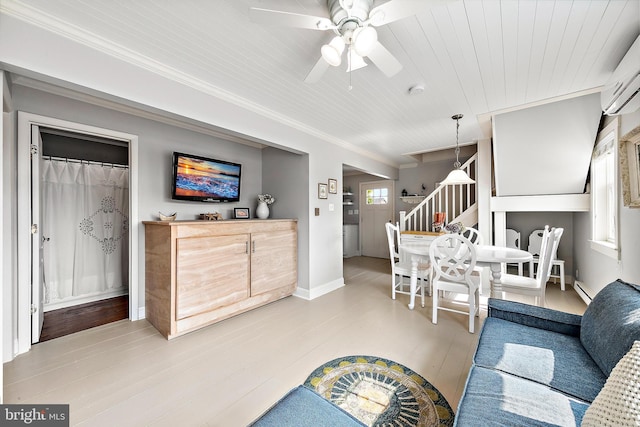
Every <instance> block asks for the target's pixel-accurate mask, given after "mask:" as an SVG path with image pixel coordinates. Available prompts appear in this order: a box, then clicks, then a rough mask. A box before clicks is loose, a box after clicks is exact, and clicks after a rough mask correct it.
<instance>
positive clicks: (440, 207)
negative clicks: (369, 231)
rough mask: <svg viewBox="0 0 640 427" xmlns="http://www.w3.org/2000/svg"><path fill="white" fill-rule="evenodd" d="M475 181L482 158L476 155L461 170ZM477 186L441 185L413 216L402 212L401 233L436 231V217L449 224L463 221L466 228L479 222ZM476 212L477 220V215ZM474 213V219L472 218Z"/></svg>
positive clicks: (417, 208) (416, 208) (421, 203)
mask: <svg viewBox="0 0 640 427" xmlns="http://www.w3.org/2000/svg"><path fill="white" fill-rule="evenodd" d="M460 168H461V169H462V170H464V171H465V172H466V173H467V175H469V177H470V178H471V179H473V180H475V179H476V177H477V176H478V154H477V153H476V154H474V155H473V156H471V158H469V160H467V161H466V162H464V164H463V165H462V166H460ZM476 199H477V191H476V184H456V185H443V184H440V185H438V186H437V187H436V188H435V189H434V190H433V191H432V192H431V194H429V195H428V196H427V197H425V199H424V200H423V201H422V202H420V203H419V204H418V205H417V206H416V207H415V208H413V209H412V210H411V211H410V212H409V213H406V212H405V211H400V229H401V230H402V231H406V230H411V231H432V227H431V226H432V221H433V214H434V213H435V212H444V213H445V223H446V224H449V223H451V222H456V221H459V220H460V219H464V220H463V221H462V222H463V223H464V225H466V226H471V225H474V224H475V222H473V223H470V222H471V221H472V218H475V219H476V221H477V204H476ZM473 212H475V216H474V215H473ZM470 213H471V215H470Z"/></svg>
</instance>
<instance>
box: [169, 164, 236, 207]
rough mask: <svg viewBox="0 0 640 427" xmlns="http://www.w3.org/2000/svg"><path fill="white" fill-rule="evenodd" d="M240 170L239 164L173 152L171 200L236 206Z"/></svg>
mask: <svg viewBox="0 0 640 427" xmlns="http://www.w3.org/2000/svg"><path fill="white" fill-rule="evenodd" d="M241 169H242V166H241V165H240V164H238V163H232V162H226V161H224V160H216V159H210V158H207V157H201V156H195V155H191V154H184V153H176V152H174V153H173V182H172V189H171V197H172V198H173V199H175V200H191V201H197V202H237V201H239V200H240V172H241Z"/></svg>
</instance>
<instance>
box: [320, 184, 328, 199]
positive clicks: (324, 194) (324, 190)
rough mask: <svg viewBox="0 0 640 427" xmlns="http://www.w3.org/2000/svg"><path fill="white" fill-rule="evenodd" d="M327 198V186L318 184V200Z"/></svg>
mask: <svg viewBox="0 0 640 427" xmlns="http://www.w3.org/2000/svg"><path fill="white" fill-rule="evenodd" d="M326 198H327V184H325V183H324V182H321V183H319V184H318V199H326Z"/></svg>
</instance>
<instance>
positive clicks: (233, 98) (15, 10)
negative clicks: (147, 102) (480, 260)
mask: <svg viewBox="0 0 640 427" xmlns="http://www.w3.org/2000/svg"><path fill="white" fill-rule="evenodd" d="M0 13H5V14H7V15H9V16H13V17H14V18H17V19H19V20H21V21H24V22H27V23H30V24H32V25H35V26H36V27H39V28H42V29H44V30H46V31H49V32H52V33H54V34H57V35H60V36H62V37H64V38H67V39H70V40H72V41H74V42H76V43H79V44H81V45H84V46H87V47H89V48H91V49H94V50H97V51H100V52H102V53H105V54H107V55H109V56H111V57H114V58H117V59H119V60H121V61H124V62H127V63H129V64H132V65H134V66H137V67H140V68H142V69H144V70H147V71H149V72H151V73H154V74H156V75H159V76H162V77H164V78H166V79H168V80H171V81H174V82H177V83H180V84H182V85H184V86H186V87H189V88H192V89H195V90H197V91H199V92H201V93H204V94H207V95H210V96H213V97H215V98H218V99H221V100H223V101H225V102H228V103H230V104H234V105H236V106H238V107H241V108H243V109H246V110H248V111H251V112H253V113H256V114H259V115H261V116H263V117H266V118H268V119H270V120H274V121H276V122H278V123H281V124H283V125H286V126H288V127H290V128H293V129H296V130H298V131H301V132H303V133H306V134H308V135H310V136H313V137H315V138H318V139H320V140H323V141H325V142H328V143H330V144H333V145H337V146H340V147H342V148H345V149H346V150H349V151H352V152H354V153H357V154H359V155H362V156H365V157H368V158H370V159H372V160H376V161H378V162H380V163H383V164H386V165H389V166H393V167H398V165H397V164H396V163H395V162H393V161H390V160H389V159H388V158H386V157H384V156H382V155H379V154H376V153H372V152H370V151H368V150H365V149H362V148H360V147H358V146H356V145H353V144H350V143H349V142H346V141H344V140H342V139H340V138H336V137H334V136H332V135H329V134H327V133H325V132H322V131H320V130H319V129H316V128H313V127H311V126H308V125H306V124H304V123H301V122H299V121H296V120H293V119H291V118H290V117H288V116H285V115H282V114H279V113H277V112H275V111H272V110H269V109H267V108H265V107H263V106H262V105H260V104H257V103H255V102H252V101H250V100H248V99H246V98H242V97H240V96H238V95H236V94H234V93H231V92H229V91H227V90H224V89H222V88H219V87H217V86H214V85H212V84H210V83H208V82H206V81H204V80H202V79H199V78H197V77H194V76H192V75H189V74H187V73H184V72H182V71H180V70H178V69H176V68H173V67H171V66H168V65H166V64H164V63H162V62H159V61H156V60H154V59H152V58H150V57H147V56H145V55H142V54H140V53H138V52H136V51H134V50H132V49H129V48H127V47H125V46H122V45H120V44H117V43H114V42H113V41H111V40H108V39H106V38H104V37H101V36H99V35H97V34H94V33H91V32H90V31H87V30H86V29H83V28H80V27H78V26H77V25H73V24H71V23H69V22H66V21H63V20H61V19H59V18H57V17H55V16H52V15H50V14H47V13H44V12H43V11H41V10H38V9H37V8H34V7H32V6H29V5H27V4H24V3H22V2H20V1H19V0H2V2H0ZM273 142H274V143H277V141H273ZM265 143H266V141H265Z"/></svg>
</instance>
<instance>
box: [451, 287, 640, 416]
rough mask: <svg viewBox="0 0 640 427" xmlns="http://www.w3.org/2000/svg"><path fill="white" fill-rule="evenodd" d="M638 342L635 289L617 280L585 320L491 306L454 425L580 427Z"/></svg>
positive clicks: (638, 293) (639, 299)
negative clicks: (603, 388) (624, 358)
mask: <svg viewBox="0 0 640 427" xmlns="http://www.w3.org/2000/svg"><path fill="white" fill-rule="evenodd" d="M636 340H640V286H638V285H633V284H630V283H625V282H623V281H622V280H616V281H614V282H612V283H610V284H608V285H607V286H606V287H605V288H604V289H602V290H601V291H600V292H599V293H598V294H597V295H596V297H595V298H594V299H593V301H592V302H591V304H590V305H589V307H588V308H587V310H586V311H585V313H584V315H583V316H577V315H573V314H569V313H563V312H559V311H555V310H551V309H546V308H541V307H535V306H531V305H527V304H520V303H516V302H511V301H504V300H496V299H489V314H488V317H487V319H486V321H485V323H484V325H483V327H482V332H481V334H480V338H479V342H478V348H477V349H476V353H475V356H474V360H473V364H472V367H471V370H470V371H469V375H468V377H467V383H466V385H465V389H464V392H463V395H462V398H461V400H460V403H459V405H458V410H457V414H456V419H455V424H454V425H456V426H478V425H487V426H552V425H560V426H579V425H580V424H581V422H582V417H583V416H584V413H585V411H586V410H587V408H588V407H589V405H590V404H591V402H593V400H594V399H595V397H596V396H597V395H598V393H599V392H600V390H601V389H602V387H603V386H604V384H605V381H606V380H607V377H608V376H609V374H610V373H611V370H612V369H613V368H614V366H615V365H616V363H618V361H619V360H620V359H621V358H622V357H623V356H624V355H625V354H626V353H627V352H628V351H629V349H630V348H631V346H632V345H633V342H634V341H636Z"/></svg>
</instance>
